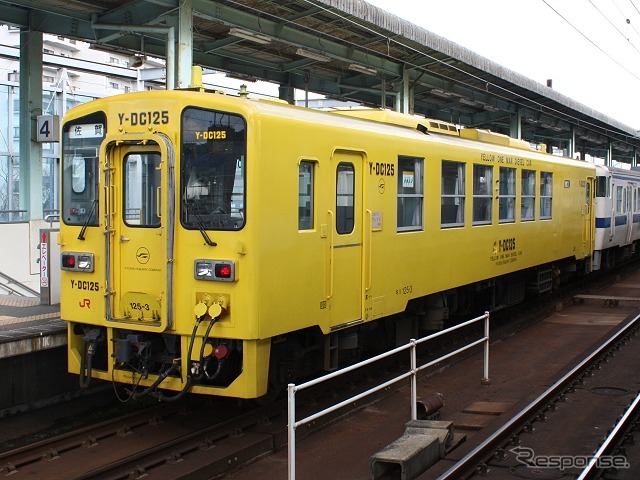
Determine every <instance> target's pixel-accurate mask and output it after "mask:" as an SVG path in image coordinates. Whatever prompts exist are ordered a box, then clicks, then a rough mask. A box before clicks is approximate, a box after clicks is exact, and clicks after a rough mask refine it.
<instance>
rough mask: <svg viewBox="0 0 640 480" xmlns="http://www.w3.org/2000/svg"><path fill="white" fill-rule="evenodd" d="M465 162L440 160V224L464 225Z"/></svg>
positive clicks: (448, 225)
mask: <svg viewBox="0 0 640 480" xmlns="http://www.w3.org/2000/svg"><path fill="white" fill-rule="evenodd" d="M464 207H465V164H464V163H462V162H452V161H449V160H443V161H442V175H441V179H440V226H441V227H461V226H464Z"/></svg>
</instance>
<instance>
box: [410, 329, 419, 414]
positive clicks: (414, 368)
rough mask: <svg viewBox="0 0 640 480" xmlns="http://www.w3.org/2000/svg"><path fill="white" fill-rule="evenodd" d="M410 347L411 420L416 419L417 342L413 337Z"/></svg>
mask: <svg viewBox="0 0 640 480" xmlns="http://www.w3.org/2000/svg"><path fill="white" fill-rule="evenodd" d="M410 343H411V348H410V349H409V351H410V352H411V353H410V354H411V420H417V419H418V392H417V390H418V382H417V377H418V367H417V363H418V361H417V358H416V357H417V355H416V350H417V349H416V346H417V342H416V339H415V338H412V339H411V342H410Z"/></svg>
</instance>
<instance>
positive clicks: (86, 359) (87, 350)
mask: <svg viewBox="0 0 640 480" xmlns="http://www.w3.org/2000/svg"><path fill="white" fill-rule="evenodd" d="M82 341H83V342H84V348H83V349H82V353H81V354H80V378H79V382H80V389H81V390H86V389H87V388H88V387H89V385H90V384H91V370H92V369H93V356H94V354H95V353H96V348H98V342H101V341H102V335H101V334H100V330H99V329H97V328H93V329H91V330H89V331H88V332H87V333H86V334H85V336H84V337H83V338H82Z"/></svg>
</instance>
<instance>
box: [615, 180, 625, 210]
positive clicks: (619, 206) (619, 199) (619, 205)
mask: <svg viewBox="0 0 640 480" xmlns="http://www.w3.org/2000/svg"><path fill="white" fill-rule="evenodd" d="M616 213H624V189H623V188H622V186H617V187H616Z"/></svg>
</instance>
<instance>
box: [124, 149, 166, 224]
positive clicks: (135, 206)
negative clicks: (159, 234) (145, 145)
mask: <svg viewBox="0 0 640 480" xmlns="http://www.w3.org/2000/svg"><path fill="white" fill-rule="evenodd" d="M123 175H124V179H123V184H124V208H123V215H124V223H126V224H127V225H128V226H130V227H158V226H160V215H161V211H162V205H161V203H160V202H161V198H162V197H161V193H162V192H161V186H160V154H159V153H156V152H152V153H129V154H127V155H126V156H125V158H124V172H123Z"/></svg>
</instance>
